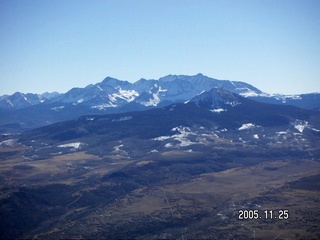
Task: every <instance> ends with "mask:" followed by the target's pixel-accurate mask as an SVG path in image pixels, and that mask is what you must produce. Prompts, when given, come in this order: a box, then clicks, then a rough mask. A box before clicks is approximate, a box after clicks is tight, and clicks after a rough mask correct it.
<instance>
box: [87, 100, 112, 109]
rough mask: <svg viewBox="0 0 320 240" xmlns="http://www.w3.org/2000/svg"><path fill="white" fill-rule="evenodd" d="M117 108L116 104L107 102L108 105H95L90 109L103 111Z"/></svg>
mask: <svg viewBox="0 0 320 240" xmlns="http://www.w3.org/2000/svg"><path fill="white" fill-rule="evenodd" d="M117 106H118V105H117V104H114V103H112V102H109V103H103V104H99V105H95V106H92V107H91V108H95V109H98V110H105V109H107V108H115V107H117Z"/></svg>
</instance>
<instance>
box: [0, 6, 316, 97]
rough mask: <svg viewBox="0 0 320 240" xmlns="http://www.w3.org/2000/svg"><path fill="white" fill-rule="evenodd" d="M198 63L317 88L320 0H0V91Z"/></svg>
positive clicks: (265, 83)
mask: <svg viewBox="0 0 320 240" xmlns="http://www.w3.org/2000/svg"><path fill="white" fill-rule="evenodd" d="M199 72H201V73H203V74H204V75H207V76H210V77H213V78H217V79H229V80H238V81H245V82H248V83H250V84H252V85H254V86H256V87H258V88H259V89H261V90H262V91H265V92H268V93H284V94H293V93H307V92H316V91H317V92H320V1H318V0H315V1H313V0H301V1H295V0H275V1H272V0H261V1H258V0H252V1H245V0H235V1H228V0H223V1H215V0H207V1H206V0H114V1H111V0H109V1H107V0H104V1H97V0H90V1H89V0H86V1H84V0H76V1H74V0H63V1H62V0H28V1H21V0H19V1H16V0H1V1H0V84H1V88H0V95H3V94H12V93H14V92H16V91H21V92H33V93H42V92H45V91H59V92H66V91H67V90H69V89H70V88H72V87H85V86H86V85H88V84H90V83H97V82H100V81H102V80H103V79H104V78H105V77H106V76H112V77H115V78H118V79H122V80H128V81H130V82H134V81H137V80H139V79H140V78H146V79H158V78H159V77H162V76H164V75H167V74H186V75H195V74H197V73H199Z"/></svg>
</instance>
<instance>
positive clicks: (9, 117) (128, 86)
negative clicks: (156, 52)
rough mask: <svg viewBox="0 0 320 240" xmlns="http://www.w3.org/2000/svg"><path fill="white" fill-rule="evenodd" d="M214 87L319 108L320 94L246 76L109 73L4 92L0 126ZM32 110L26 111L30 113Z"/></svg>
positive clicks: (34, 123)
mask: <svg viewBox="0 0 320 240" xmlns="http://www.w3.org/2000/svg"><path fill="white" fill-rule="evenodd" d="M213 88H221V89H225V90H228V91H230V92H232V93H235V94H238V95H240V96H243V97H246V98H250V99H253V100H257V101H260V102H267V103H275V104H281V105H295V106H298V107H301V108H306V109H314V110H317V109H319V108H320V94H317V93H314V94H304V95H294V96H284V95H268V94H266V93H263V92H261V91H260V90H259V89H257V88H255V87H253V86H251V85H250V84H247V83H245V82H238V81H228V80H217V79H213V78H210V77H207V76H204V75H202V74H197V75H195V76H185V75H168V76H165V77H162V78H160V79H159V80H146V79H140V80H139V81H137V82H135V83H130V82H127V81H121V80H118V79H115V78H110V77H107V78H106V79H104V80H103V81H102V82H100V83H97V84H94V85H93V84H90V85H88V86H87V87H85V88H73V89H71V90H70V91H68V92H66V93H64V94H59V93H52V94H49V93H45V94H41V95H39V94H23V93H19V92H17V93H15V94H13V95H11V96H2V97H0V112H1V115H2V116H1V119H0V130H1V131H2V132H10V131H21V130H23V129H30V128H36V127H40V126H44V125H47V124H50V123H54V122H59V121H64V120H70V119H74V118H78V117H79V116H81V115H87V114H105V113H119V112H129V111H141V110H147V109H150V108H156V107H164V106H168V105H170V104H173V103H182V102H185V101H188V100H190V99H191V98H193V97H194V96H196V95H198V94H200V93H202V92H203V91H209V90H211V89H213ZM26 113H28V114H26Z"/></svg>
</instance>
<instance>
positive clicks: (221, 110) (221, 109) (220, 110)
mask: <svg viewBox="0 0 320 240" xmlns="http://www.w3.org/2000/svg"><path fill="white" fill-rule="evenodd" d="M210 111H211V112H213V113H221V112H226V111H227V109H223V108H216V109H211V110H210Z"/></svg>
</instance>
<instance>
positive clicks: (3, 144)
mask: <svg viewBox="0 0 320 240" xmlns="http://www.w3.org/2000/svg"><path fill="white" fill-rule="evenodd" d="M15 141H16V140H15V139H8V140H5V141H2V142H0V146H9V147H13V146H14V143H15Z"/></svg>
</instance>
